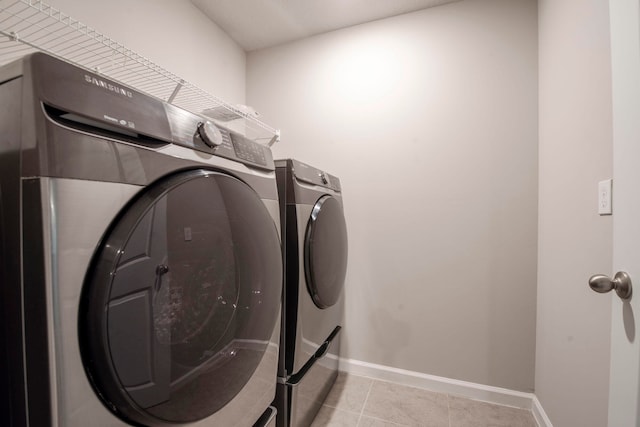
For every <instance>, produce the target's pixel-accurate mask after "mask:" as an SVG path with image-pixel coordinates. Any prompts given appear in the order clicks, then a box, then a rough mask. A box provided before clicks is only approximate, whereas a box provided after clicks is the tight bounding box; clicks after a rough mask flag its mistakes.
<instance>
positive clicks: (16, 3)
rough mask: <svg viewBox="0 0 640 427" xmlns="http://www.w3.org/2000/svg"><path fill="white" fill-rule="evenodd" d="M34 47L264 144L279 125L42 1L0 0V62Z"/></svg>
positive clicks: (275, 135) (273, 136)
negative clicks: (203, 87)
mask: <svg viewBox="0 0 640 427" xmlns="http://www.w3.org/2000/svg"><path fill="white" fill-rule="evenodd" d="M35 51H42V52H46V53H48V54H49V55H52V56H55V57H57V58H60V59H62V60H64V61H66V62H69V63H71V64H74V65H77V66H80V67H83V68H85V69H87V70H90V71H92V72H95V73H99V74H101V75H104V76H105V77H107V78H110V79H113V80H116V81H118V82H120V83H123V84H125V85H127V86H130V87H132V88H134V89H136V90H139V91H141V92H145V93H147V94H149V95H152V96H155V97H156V98H159V99H162V100H163V101H166V102H168V103H171V104H173V105H176V106H178V107H180V108H183V109H185V110H188V111H191V112H193V113H196V114H200V115H206V116H208V117H211V118H212V119H213V120H214V121H216V122H218V123H220V124H222V125H225V126H229V127H232V128H233V129H234V130H240V132H242V133H244V134H245V136H246V137H248V138H251V139H253V140H255V141H257V142H259V143H262V144H265V145H269V146H270V145H273V144H274V143H275V142H277V141H278V140H279V139H280V131H279V130H276V129H274V128H272V127H271V126H269V125H267V124H266V123H264V122H263V121H261V120H259V119H258V118H257V117H256V115H255V114H254V113H253V112H251V111H249V110H246V109H244V108H242V107H240V106H234V105H232V104H229V103H227V102H225V101H223V100H222V99H220V98H219V97H217V96H214V95H211V94H209V93H207V92H206V91H204V90H203V89H201V88H199V87H198V86H195V85H193V84H191V83H189V82H187V81H185V80H184V79H182V78H180V77H178V76H176V75H175V74H173V73H171V72H169V71H167V70H166V69H164V68H162V67H161V66H159V65H157V64H155V63H154V62H152V61H150V60H149V59H147V58H145V57H143V56H141V55H139V54H137V53H136V52H134V51H132V50H131V49H128V48H127V47H125V46H124V45H122V44H120V43H118V42H116V41H114V40H113V39H111V38H109V37H107V36H105V35H104V34H101V33H99V32H97V31H96V30H95V29H93V28H91V27H89V26H87V25H85V24H83V23H82V22H79V21H77V20H75V19H73V18H71V17H70V16H68V15H66V14H64V13H63V12H61V11H60V10H58V9H56V8H54V7H51V6H50V5H48V4H46V3H44V2H41V1H35V0H0V65H4V64H6V63H9V62H11V61H13V60H16V59H18V58H20V57H22V56H24V55H26V54H29V53H31V52H35ZM230 124H232V125H230Z"/></svg>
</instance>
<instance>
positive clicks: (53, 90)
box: [0, 53, 282, 427]
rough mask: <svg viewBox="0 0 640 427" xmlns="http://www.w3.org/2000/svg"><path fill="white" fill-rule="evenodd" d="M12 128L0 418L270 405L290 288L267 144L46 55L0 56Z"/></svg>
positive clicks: (231, 420) (220, 418)
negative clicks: (8, 59) (6, 59)
mask: <svg viewBox="0 0 640 427" xmlns="http://www.w3.org/2000/svg"><path fill="white" fill-rule="evenodd" d="M0 132H1V133H0V135H1V139H0V237H1V243H2V244H1V245H0V262H1V270H0V275H1V276H0V279H1V280H0V283H1V284H2V287H1V288H2V289H1V292H2V295H1V297H2V319H1V320H2V346H3V352H2V360H0V362H1V365H2V368H1V369H2V378H0V379H1V380H2V385H1V386H0V387H2V391H3V396H5V395H6V396H8V397H7V399H4V398H3V400H4V401H5V402H4V403H3V407H2V409H3V411H2V415H0V417H1V418H0V420H2V422H0V424H2V425H8V426H38V427H39V426H60V427H63V426H64V427H73V426H77V427H86V426H96V427H97V426H121V425H144V426H164V425H172V426H176V425H189V426H193V427H196V426H198V427H206V426H238V427H246V426H252V425H253V424H254V423H255V422H256V421H258V419H259V418H261V416H262V415H263V413H265V411H266V410H267V408H268V407H269V405H270V403H271V402H272V400H273V398H274V396H275V384H276V376H277V354H278V342H279V333H280V306H281V292H282V258H281V246H280V234H279V206H278V200H277V187H276V180H275V166H274V162H273V159H272V157H271V152H270V150H269V149H268V148H267V147H265V146H262V145H259V144H256V143H255V142H253V141H250V140H247V139H246V138H244V137H243V136H241V135H239V134H236V133H233V132H231V131H228V130H226V129H224V128H222V127H218V126H216V125H215V124H213V123H211V122H209V121H207V120H206V119H204V118H203V117H200V116H197V115H194V114H192V113H189V112H186V111H184V110H181V109H179V108H177V107H175V106H172V105H169V104H167V103H164V102H162V101H160V100H158V99H156V98H152V97H149V96H147V95H144V94H142V93H140V92H138V91H136V90H133V89H131V88H129V87H125V86H123V85H121V84H118V83H116V82H114V81H110V80H108V79H106V78H104V77H102V76H100V75H98V74H95V73H92V72H89V71H87V70H84V69H81V68H77V67H75V66H72V65H70V64H67V63H65V62H63V61H60V60H58V59H54V58H52V57H49V56H47V55H44V54H40V53H37V54H33V55H31V56H29V57H26V58H25V59H23V60H21V61H19V62H16V63H13V64H10V65H8V66H5V67H3V68H1V69H0ZM263 418H264V417H263Z"/></svg>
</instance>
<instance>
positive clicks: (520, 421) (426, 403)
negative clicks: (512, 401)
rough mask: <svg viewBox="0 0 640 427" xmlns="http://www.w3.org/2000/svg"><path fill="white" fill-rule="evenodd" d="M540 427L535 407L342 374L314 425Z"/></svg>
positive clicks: (331, 426) (342, 426)
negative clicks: (501, 403)
mask: <svg viewBox="0 0 640 427" xmlns="http://www.w3.org/2000/svg"><path fill="white" fill-rule="evenodd" d="M398 426H421V427H537V423H536V421H535V420H534V418H533V415H532V414H531V411H528V410H525V409H517V408H511V407H508V406H500V405H494V404H491V403H486V402H479V401H475V400H470V399H464V398H461V397H456V396H452V395H447V394H442V393H435V392H432V391H427V390H422V389H419V388H413V387H406V386H402V385H399V384H394V383H390V382H384V381H378V380H373V379H371V378H365V377H359V376H355V375H348V374H344V373H340V375H339V376H338V379H337V380H336V383H335V385H334V386H333V389H332V390H331V392H330V393H329V396H327V399H326V400H325V402H324V405H323V406H322V409H320V412H319V413H318V415H317V416H316V419H315V420H314V422H313V425H312V427H398Z"/></svg>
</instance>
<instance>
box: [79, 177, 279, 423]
mask: <svg viewBox="0 0 640 427" xmlns="http://www.w3.org/2000/svg"><path fill="white" fill-rule="evenodd" d="M281 264H282V263H281V255H280V240H279V236H278V232H277V229H276V226H275V223H274V222H273V219H272V217H271V215H270V214H269V212H268V210H267V209H266V207H265V206H264V204H263V203H262V200H261V199H260V198H259V197H258V195H257V194H256V193H255V191H253V189H251V187H249V186H248V185H246V184H245V183H243V182H242V181H240V180H238V179H236V178H234V177H232V176H229V175H226V174H222V173H217V172H213V171H206V170H193V171H188V172H181V173H178V174H175V175H173V176H170V177H167V178H165V179H163V180H161V181H160V182H158V183H156V184H153V185H151V186H149V187H148V188H147V189H145V190H144V191H143V192H142V194H140V195H139V196H138V197H137V198H136V199H135V200H134V201H133V202H132V203H130V204H129V205H128V206H127V207H126V208H125V209H124V210H123V211H122V212H121V213H120V215H119V216H118V217H117V219H116V220H115V221H114V224H113V225H112V226H111V228H110V230H108V231H107V233H106V235H105V237H104V238H103V241H102V242H101V245H100V247H99V248H98V250H97V252H96V254H95V255H94V258H93V261H92V264H91V267H90V269H89V272H88V273H87V277H86V279H85V283H84V286H83V291H82V298H81V303H80V311H79V325H78V329H79V336H80V344H81V350H82V356H83V364H84V366H85V369H86V372H87V375H88V377H89V379H90V381H91V383H92V385H93V387H94V389H95V391H96V394H97V395H99V396H100V397H101V398H102V400H103V402H104V403H105V406H107V407H108V408H109V409H111V410H112V411H113V412H114V413H115V414H116V415H118V416H120V417H121V418H124V419H126V420H127V421H132V422H134V423H136V424H142V425H168V424H182V423H190V422H194V421H197V420H200V419H203V418H206V417H208V416H210V415H212V414H214V413H215V412H217V411H219V410H220V409H221V408H223V407H224V406H225V405H226V404H227V403H229V402H230V401H231V400H232V399H233V398H234V397H235V396H236V395H237V394H238V393H239V392H240V391H241V390H242V389H243V387H244V386H245V385H246V384H247V382H249V380H250V379H251V377H252V375H253V373H254V371H255V370H256V368H257V367H258V365H259V364H260V362H261V360H262V357H263V355H264V354H265V352H266V350H267V346H268V343H269V340H270V338H271V336H272V334H273V331H274V328H275V325H276V322H277V320H278V319H279V314H280V311H279V307H280V295H281V289H282V288H281V287H282V265H281Z"/></svg>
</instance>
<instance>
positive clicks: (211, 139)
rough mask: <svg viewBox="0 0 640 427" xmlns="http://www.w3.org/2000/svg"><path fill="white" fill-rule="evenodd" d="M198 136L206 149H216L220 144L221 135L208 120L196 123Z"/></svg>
mask: <svg viewBox="0 0 640 427" xmlns="http://www.w3.org/2000/svg"><path fill="white" fill-rule="evenodd" d="M197 134H198V136H199V137H200V139H201V140H202V142H204V143H205V144H206V145H207V146H208V147H211V148H216V147H217V146H219V145H220V144H222V133H220V129H218V128H217V127H216V125H214V124H213V123H211V122H210V121H209V120H207V121H205V122H200V123H198V131H197Z"/></svg>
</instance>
